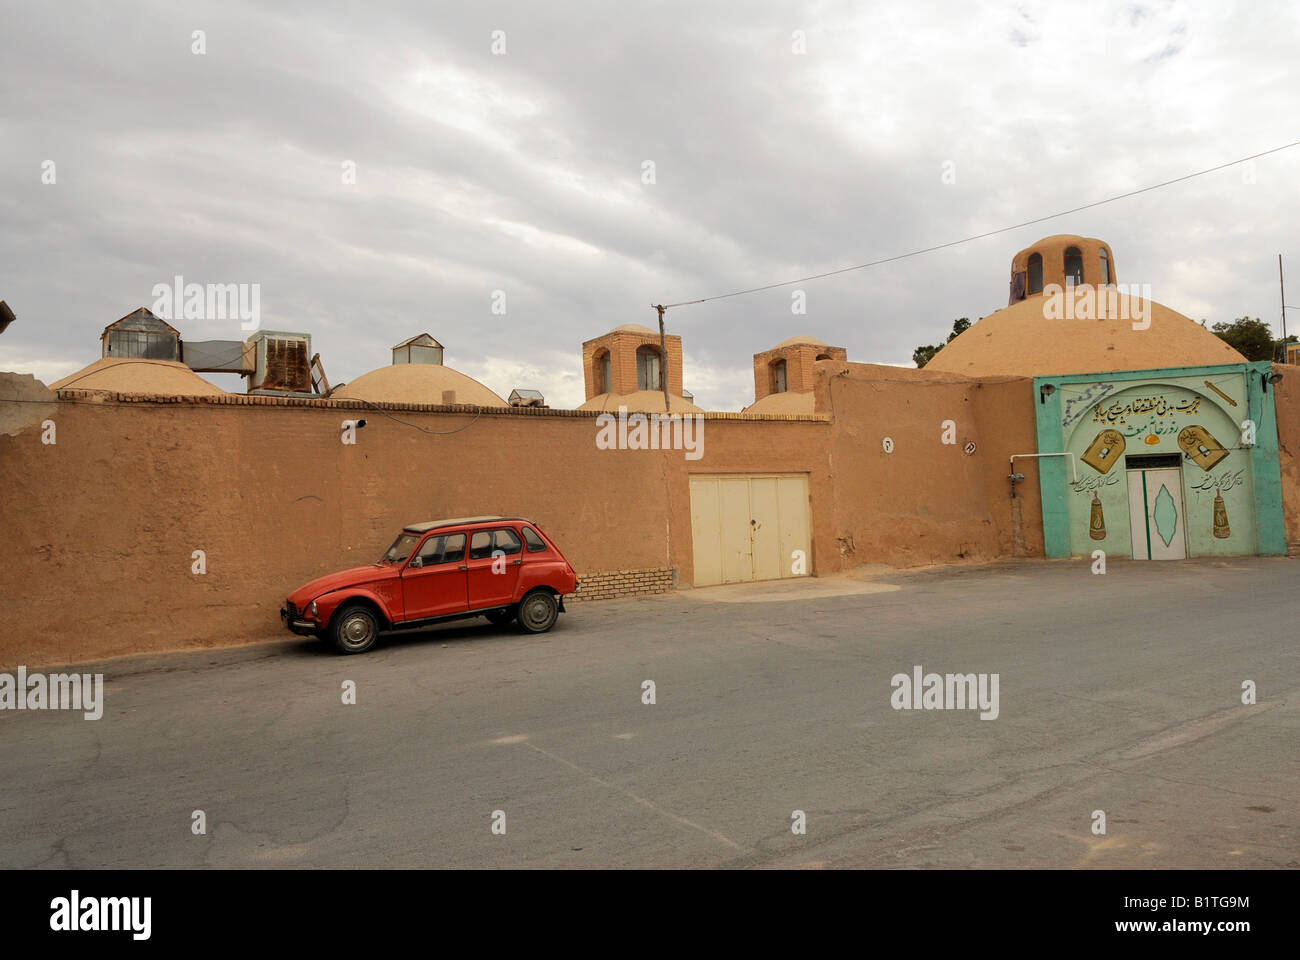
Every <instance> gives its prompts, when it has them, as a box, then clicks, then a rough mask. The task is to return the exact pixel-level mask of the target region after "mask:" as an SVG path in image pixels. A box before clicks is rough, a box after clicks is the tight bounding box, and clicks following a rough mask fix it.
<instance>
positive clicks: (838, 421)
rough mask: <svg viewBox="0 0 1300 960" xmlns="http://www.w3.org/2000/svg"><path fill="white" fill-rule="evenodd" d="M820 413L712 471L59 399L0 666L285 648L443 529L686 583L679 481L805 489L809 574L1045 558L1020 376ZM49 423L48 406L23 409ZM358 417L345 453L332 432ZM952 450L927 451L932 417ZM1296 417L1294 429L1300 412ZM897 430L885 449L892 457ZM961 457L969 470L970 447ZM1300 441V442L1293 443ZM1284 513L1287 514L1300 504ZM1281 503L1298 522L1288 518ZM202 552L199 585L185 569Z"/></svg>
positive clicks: (496, 421) (834, 398) (820, 388)
mask: <svg viewBox="0 0 1300 960" xmlns="http://www.w3.org/2000/svg"><path fill="white" fill-rule="evenodd" d="M816 367H817V371H816V389H817V392H818V396H817V404H818V409H825V410H826V411H827V412H829V413H833V415H834V417H835V419H834V421H830V420H828V419H827V418H826V417H808V416H802V417H801V416H794V415H790V416H784V417H782V416H772V417H766V418H753V417H745V416H742V415H740V414H724V413H717V414H709V415H707V417H706V419H705V422H704V434H703V440H704V442H703V457H702V458H700V459H697V460H688V459H686V457H685V455H684V453H683V451H680V450H669V451H658V450H655V451H642V450H602V449H599V448H598V447H597V445H596V442H595V437H596V434H597V431H598V429H599V426H598V423H597V420H596V414H595V413H594V412H591V411H564V410H541V409H524V410H519V409H514V410H510V409H503V410H495V411H484V412H483V413H482V414H481V415H479V416H478V417H477V418H476V417H475V415H474V414H473V413H472V412H469V411H467V410H466V408H463V407H462V408H448V407H431V406H423V407H421V406H417V405H410V404H406V405H399V404H393V405H386V407H385V409H383V410H379V409H374V408H367V407H366V406H364V405H362V404H360V403H357V402H355V401H351V402H349V401H313V400H285V399H276V398H261V397H257V398H249V397H242V396H222V397H215V398H203V399H200V400H186V401H170V402H157V401H156V398H155V400H142V399H139V398H131V397H129V396H124V395H118V396H117V397H116V398H115V400H114V402H111V403H104V402H99V400H97V399H94V398H95V395H93V394H88V393H84V392H77V391H63V392H61V393H60V394H59V397H60V398H61V399H60V400H59V401H57V402H56V403H54V404H53V405H52V406H53V412H52V414H51V415H50V419H52V420H53V421H54V423H55V431H56V432H55V440H56V442H55V443H53V444H43V443H42V429H41V427H40V423H39V421H36V420H33V419H30V418H29V419H28V421H27V426H25V427H21V428H20V429H18V430H17V432H16V435H15V436H8V435H0V520H2V521H3V523H4V530H5V536H4V537H3V538H0V591H2V593H3V596H4V597H5V598H6V601H7V605H6V614H7V618H6V622H7V625H8V629H7V630H6V631H5V632H4V634H3V635H2V636H0V668H2V667H5V666H14V665H17V664H19V663H27V664H52V663H63V662H75V661H79V660H88V659H95V658H99V657H106V656H114V655H119V654H125V653H140V652H153V651H161V650H168V649H177V648H184V647H203V646H215V645H222V644H229V643H238V642H244V641H249V640H256V639H263V638H267V637H271V636H277V635H280V631H281V628H280V625H279V619H278V614H279V608H280V604H281V603H282V601H283V599H284V597H285V596H286V594H287V593H288V592H289V591H290V590H292V589H294V588H295V587H297V586H299V585H301V584H302V583H304V582H306V581H307V580H309V579H311V578H313V577H315V576H319V575H320V574H322V573H325V572H329V571H332V570H337V569H342V568H345V567H348V566H355V565H360V564H364V563H367V562H369V561H371V560H373V559H374V558H375V557H378V556H379V555H380V554H381V553H382V552H383V550H384V549H385V548H386V547H387V546H388V544H389V543H390V542H391V540H392V538H393V537H394V536H395V534H396V532H397V531H398V530H399V529H400V528H401V527H402V526H403V525H404V524H407V523H410V522H413V521H419V520H425V519H431V518H435V517H447V516H464V515H476V514H503V515H520V516H525V517H529V518H531V519H533V520H535V521H537V522H538V523H539V524H541V525H542V526H543V527H544V528H545V529H546V530H547V532H548V533H550V534H551V535H552V536H553V537H554V538H555V539H556V540H557V542H558V543H559V544H560V546H561V548H562V549H563V550H564V551H565V553H566V554H567V556H568V557H569V559H570V561H571V562H572V563H573V565H574V567H575V569H576V570H577V571H578V574H579V576H580V577H584V578H586V579H587V582H588V583H589V584H590V585H591V586H592V587H593V594H595V593H600V594H602V595H605V594H608V595H629V594H631V593H635V592H645V591H647V590H651V589H653V590H661V589H663V588H664V583H665V580H666V579H669V578H671V577H672V574H673V571H674V570H675V571H676V583H677V585H678V586H683V587H689V586H690V585H691V584H692V583H693V578H694V569H693V567H694V564H693V545H692V542H691V516H690V476H691V475H692V474H696V473H705V474H718V473H738V474H744V473H806V474H807V475H808V477H809V496H810V500H811V503H810V508H811V509H810V513H811V517H812V531H811V532H812V557H811V558H810V560H811V570H812V572H814V573H816V574H820V575H826V574H831V573H835V572H838V571H841V570H844V569H848V568H851V567H853V566H856V565H858V564H862V563H888V564H892V565H900V566H906V565H914V564H925V563H938V562H949V561H954V560H961V559H967V560H984V559H993V558H995V557H1000V556H1011V555H1013V554H1016V553H1020V552H1025V553H1027V554H1028V555H1031V556H1039V555H1041V554H1042V533H1041V520H1040V514H1039V507H1038V498H1037V496H1036V489H1037V482H1036V481H1037V475H1036V472H1035V468H1034V466H1033V463H1032V461H1027V462H1025V464H1024V466H1018V467H1017V469H1019V470H1021V472H1024V473H1025V474H1026V482H1025V483H1024V484H1022V485H1021V486H1020V493H1021V497H1020V500H1019V505H1020V507H1021V508H1022V509H1023V511H1024V512H1023V516H1022V517H1021V522H1022V524H1023V528H1024V531H1026V533H1025V535H1024V540H1025V541H1026V542H1025V543H1024V545H1023V549H1022V547H1021V545H1020V544H1018V542H1017V540H1016V538H1015V536H1014V533H1013V530H1014V525H1013V513H1012V508H1011V500H1010V496H1009V494H1010V487H1009V484H1008V482H1007V480H1006V474H1007V472H1008V467H1007V458H1008V457H1009V456H1010V454H1011V453H1013V452H1015V453H1022V452H1031V451H1032V450H1033V444H1034V431H1033V409H1032V406H1031V404H1030V400H1029V393H1030V386H1029V385H1030V383H1031V382H1030V381H1027V380H1019V379H1006V380H1000V381H973V380H967V379H965V378H962V377H960V376H956V375H951V374H933V373H926V372H925V371H909V370H901V369H897V368H892V367H873V366H869V365H864V364H849V363H844V362H841V361H820V362H818V363H817V364H816ZM32 407H33V409H37V408H39V409H40V410H42V411H44V410H47V409H49V407H47V405H46V404H44V403H39V404H33V405H32ZM358 417H364V418H365V419H366V420H367V421H368V425H367V426H366V427H365V428H364V429H363V430H359V431H357V434H356V438H357V442H356V444H355V445H346V444H343V443H341V442H340V436H341V430H340V427H341V424H342V421H343V420H345V419H353V418H358ZM946 419H952V420H954V421H955V423H956V428H957V429H956V435H955V438H956V440H957V443H956V444H954V445H945V444H942V443H941V442H940V439H941V437H940V433H941V424H942V421H943V420H946ZM1294 423H1295V424H1297V425H1300V417H1298V418H1296V419H1295V421H1294ZM885 435H889V436H891V437H892V438H893V440H894V443H895V449H894V452H893V453H892V454H888V455H886V454H884V453H883V451H882V450H881V446H880V440H881V438H882V437H883V436H885ZM968 440H973V441H975V443H976V451H975V452H974V453H973V454H970V455H967V454H965V453H964V452H963V450H962V447H963V445H964V444H965V443H966V442H967V441H968ZM1292 449H1293V450H1295V449H1300V443H1294V442H1293V444H1292ZM1292 506H1293V507H1294V506H1295V504H1292ZM1294 513H1295V511H1294V510H1293V511H1292V514H1291V516H1294ZM196 550H202V551H204V553H205V555H206V566H207V572H206V573H205V574H203V575H197V574H195V573H194V572H192V566H193V564H194V560H193V553H194V551H196Z"/></svg>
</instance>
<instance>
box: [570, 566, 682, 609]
mask: <svg viewBox="0 0 1300 960" xmlns="http://www.w3.org/2000/svg"><path fill="white" fill-rule="evenodd" d="M673 579H674V576H673V569H672V567H646V568H644V569H641V570H609V571H606V572H603V573H584V574H582V575H580V576H579V577H578V585H579V588H580V589H579V590H578V592H577V593H573V594H570V595H569V596H568V597H566V598H565V600H566V601H574V600H582V601H586V600H617V599H621V598H623V597H643V596H649V595H650V594H654V593H667V592H668V591H669V590H672V589H673Z"/></svg>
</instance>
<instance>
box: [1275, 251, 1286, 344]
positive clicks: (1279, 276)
mask: <svg viewBox="0 0 1300 960" xmlns="http://www.w3.org/2000/svg"><path fill="white" fill-rule="evenodd" d="M1277 286H1278V289H1279V290H1280V291H1281V292H1282V362H1283V363H1286V283H1285V281H1283V279H1282V254H1280V253H1279V254H1278V255H1277Z"/></svg>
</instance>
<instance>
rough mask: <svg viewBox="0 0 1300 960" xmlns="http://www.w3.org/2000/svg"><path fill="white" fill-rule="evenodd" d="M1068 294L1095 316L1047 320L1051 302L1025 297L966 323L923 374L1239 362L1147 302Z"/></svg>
mask: <svg viewBox="0 0 1300 960" xmlns="http://www.w3.org/2000/svg"><path fill="white" fill-rule="evenodd" d="M1071 289H1074V290H1077V291H1078V294H1077V295H1078V296H1080V297H1082V296H1086V295H1088V294H1090V293H1091V294H1092V295H1093V297H1094V300H1095V304H1096V307H1097V309H1096V311H1095V312H1096V313H1099V314H1101V315H1102V318H1101V319H1087V320H1081V319H1065V318H1062V317H1059V316H1056V315H1055V314H1052V315H1051V316H1048V315H1047V313H1048V311H1047V310H1046V308H1047V307H1048V305H1049V304H1051V303H1052V301H1051V300H1050V299H1049V298H1047V297H1042V296H1032V297H1030V298H1029V299H1027V300H1021V301H1019V302H1018V303H1014V304H1012V305H1011V306H1009V307H1005V308H1003V309H1002V310H998V311H997V312H996V313H991V314H989V315H988V316H987V317H985V318H984V319H982V320H980V321H979V322H978V323H975V324H974V325H972V326H971V327H970V329H968V330H966V331H965V332H963V333H962V334H961V335H960V336H958V337H957V338H956V339H955V340H953V341H952V342H951V343H949V344H947V345H946V346H945V347H944V348H943V349H942V350H940V351H939V352H938V353H936V354H935V355H934V359H933V360H931V361H930V362H929V363H928V364H926V366H925V369H926V370H927V371H936V372H947V373H960V374H964V375H966V376H1021V377H1034V376H1052V375H1060V374H1067V373H1107V372H1111V371H1115V370H1151V369H1158V368H1161V367H1182V366H1201V365H1210V364H1220V363H1244V362H1245V359H1246V358H1245V357H1243V356H1242V355H1241V354H1240V353H1238V352H1237V351H1236V350H1234V349H1233V348H1232V347H1230V346H1228V344H1226V343H1224V342H1223V341H1222V340H1220V339H1219V338H1218V337H1216V336H1215V335H1214V334H1212V333H1211V332H1210V331H1209V330H1207V329H1205V328H1204V327H1202V326H1201V325H1200V324H1199V323H1196V322H1195V321H1194V320H1191V319H1189V318H1187V317H1185V316H1183V315H1182V314H1181V313H1177V312H1176V311H1174V310H1170V309H1169V308H1168V307H1166V306H1163V305H1161V304H1159V303H1156V302H1155V301H1153V300H1143V299H1141V298H1140V297H1132V296H1128V295H1126V294H1121V293H1117V292H1116V291H1115V289H1114V288H1105V287H1097V288H1093V287H1090V286H1088V287H1077V288H1071ZM1062 312H1063V311H1062ZM1066 316H1068V314H1066ZM1139 316H1141V317H1144V318H1149V320H1150V326H1149V327H1147V328H1146V329H1138V330H1135V329H1133V324H1134V323H1135V322H1137V323H1139V324H1140V323H1142V322H1145V320H1139Z"/></svg>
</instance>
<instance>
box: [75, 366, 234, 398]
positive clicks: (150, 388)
mask: <svg viewBox="0 0 1300 960" xmlns="http://www.w3.org/2000/svg"><path fill="white" fill-rule="evenodd" d="M50 389H51V390H103V391H107V392H109V393H147V394H154V395H156V396H165V397H215V396H221V395H222V394H224V393H225V392H226V391H224V390H222V389H221V388H220V387H217V386H214V385H213V384H211V383H208V381H206V380H204V379H203V378H202V377H200V376H199V375H198V374H197V373H195V372H194V371H193V370H191V369H190V368H189V367H187V366H185V364H183V363H177V362H176V361H174V360H146V359H143V358H139V357H103V358H101V359H99V360H96V361H95V362H94V363H92V364H91V365H90V366H88V367H84V368H82V369H81V370H78V371H77V372H76V373H71V374H69V375H68V376H66V377H64V378H63V379H62V380H56V381H54V383H52V384H50Z"/></svg>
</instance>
